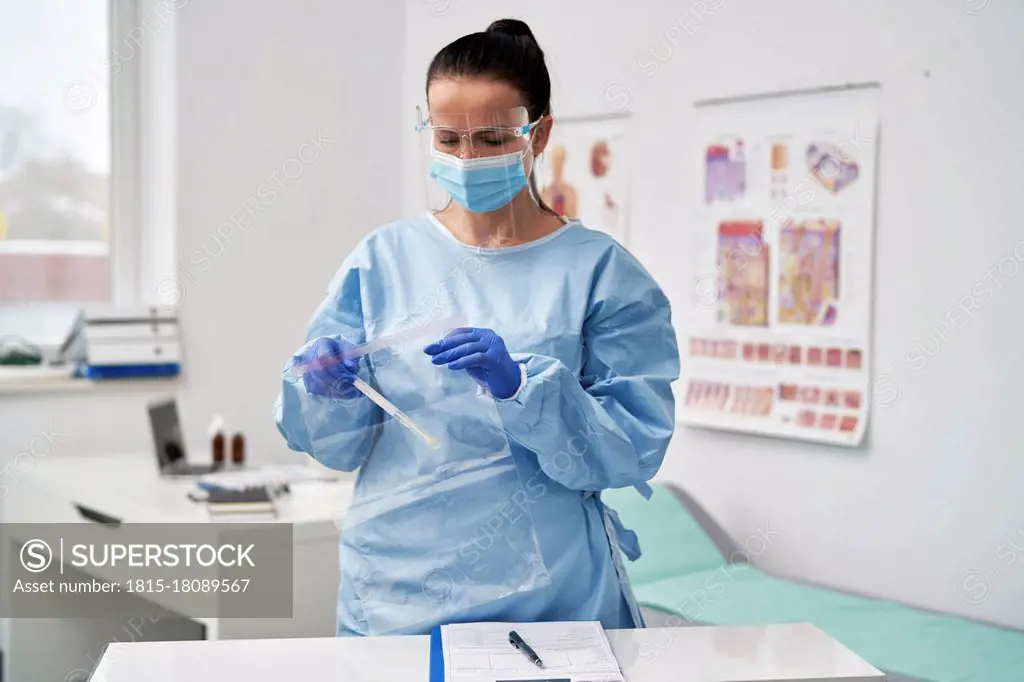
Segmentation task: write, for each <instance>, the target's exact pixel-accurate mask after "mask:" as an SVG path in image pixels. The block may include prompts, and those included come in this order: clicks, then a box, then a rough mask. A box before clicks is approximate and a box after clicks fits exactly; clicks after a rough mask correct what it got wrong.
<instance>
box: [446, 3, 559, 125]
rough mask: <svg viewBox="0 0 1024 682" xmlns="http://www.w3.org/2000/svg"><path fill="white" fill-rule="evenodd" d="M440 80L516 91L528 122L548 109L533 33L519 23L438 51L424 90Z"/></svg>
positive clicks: (544, 72) (504, 22) (547, 81)
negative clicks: (486, 81) (485, 81)
mask: <svg viewBox="0 0 1024 682" xmlns="http://www.w3.org/2000/svg"><path fill="white" fill-rule="evenodd" d="M440 78H491V79H494V80H501V81H504V82H506V83H508V84H509V85H511V86H512V87H514V88H515V89H516V90H518V91H519V95H520V97H522V99H523V103H524V104H525V105H526V110H527V111H528V112H529V114H530V120H531V121H536V120H537V119H538V118H540V117H541V116H543V115H544V114H546V113H549V111H550V109H551V77H550V76H549V75H548V67H547V64H545V63H544V52H543V50H541V49H540V45H538V44H537V39H536V38H534V36H533V31H531V30H530V27H529V26H527V25H526V23H525V22H522V21H519V20H518V19H499V20H497V21H495V22H492V23H491V25H490V26H488V27H487V30H486V31H483V32H480V33H470V34H469V35H466V36H462V37H461V38H459V39H458V40H456V41H455V42H453V43H450V44H448V45H446V46H445V47H444V48H442V49H441V51H440V52H438V53H437V55H435V56H434V59H433V60H432V61H431V62H430V68H428V69H427V89H428V90H429V89H430V84H431V83H432V82H434V81H435V80H437V79H440Z"/></svg>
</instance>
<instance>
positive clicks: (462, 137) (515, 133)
mask: <svg viewBox="0 0 1024 682" xmlns="http://www.w3.org/2000/svg"><path fill="white" fill-rule="evenodd" d="M538 122H539V121H534V122H532V123H531V122H530V121H529V114H528V113H527V111H526V107H516V108H514V109H507V110H500V111H488V112H481V113H473V114H467V113H441V112H434V111H432V112H425V111H424V109H422V108H421V107H416V130H417V131H418V132H419V133H420V136H421V142H422V144H423V146H424V148H425V149H427V150H431V151H437V152H441V153H444V154H450V155H451V156H458V157H461V158H473V157H486V156H500V155H502V154H512V153H522V152H524V151H525V150H526V148H527V146H528V145H529V144H530V140H531V135H530V133H531V132H532V131H533V130H534V128H536V126H537V123H538Z"/></svg>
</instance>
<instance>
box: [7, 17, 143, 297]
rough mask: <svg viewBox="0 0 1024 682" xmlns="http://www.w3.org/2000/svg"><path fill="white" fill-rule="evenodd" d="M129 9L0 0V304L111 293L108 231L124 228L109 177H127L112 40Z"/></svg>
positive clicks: (112, 237) (113, 271) (112, 234)
mask: <svg viewBox="0 0 1024 682" xmlns="http://www.w3.org/2000/svg"><path fill="white" fill-rule="evenodd" d="M128 4H129V3H128V2H125V1H123V0H48V1H47V2H26V0H0V17H2V20H0V74H3V76H2V77H0V305H5V304H25V303H62V302H68V303H72V302H73V303H83V302H95V301H109V300H112V299H114V298H115V294H116V290H117V287H118V286H121V283H119V282H118V278H119V277H120V273H119V272H118V271H117V270H118V269H117V268H115V267H114V266H115V265H116V259H115V258H114V256H115V255H120V254H117V253H116V250H117V248H118V246H119V245H120V244H121V243H122V242H123V241H124V236H125V235H123V234H121V235H119V234H117V232H118V231H119V230H131V229H134V225H132V224H130V223H133V222H134V221H125V222H126V223H129V224H122V223H121V222H120V221H119V219H120V218H121V215H120V214H119V213H118V211H117V210H116V206H117V201H116V200H117V199H118V195H117V193H118V192H119V191H121V190H120V188H118V187H117V186H116V185H115V183H114V182H113V181H112V177H123V176H125V175H128V174H130V173H131V172H132V169H131V168H123V167H121V166H120V165H118V167H117V169H116V173H115V174H114V175H113V176H112V173H111V170H112V159H114V158H115V156H114V151H115V150H117V149H118V147H119V146H123V143H125V141H126V140H127V138H129V137H130V130H128V128H127V127H126V126H122V125H117V120H116V119H118V118H120V117H121V116H123V117H124V119H125V120H129V121H130V120H132V116H131V112H125V111H123V108H122V107H121V104H120V103H121V102H122V101H130V100H122V97H121V95H119V94H118V91H119V89H122V83H121V82H120V81H126V82H127V84H128V85H131V83H132V82H133V81H132V80H131V77H130V74H128V77H125V75H126V74H125V73H124V69H123V67H124V64H118V63H117V62H116V61H115V60H114V59H112V58H111V55H112V54H114V52H113V51H112V49H111V46H112V40H111V35H112V33H113V31H114V30H115V29H113V28H112V27H116V26H117V23H115V20H117V19H119V16H115V15H118V14H119V10H118V7H119V6H124V7H127V6H128ZM112 65H116V66H117V67H118V68H117V69H114V68H112ZM114 73H116V74H117V76H116V78H114V77H112V74H114ZM111 102H116V103H117V104H116V105H115V107H112V106H111ZM112 109H114V111H112ZM117 158H118V160H120V159H121V154H119V155H118V157H117ZM112 198H113V199H115V201H112ZM133 243H134V242H133Z"/></svg>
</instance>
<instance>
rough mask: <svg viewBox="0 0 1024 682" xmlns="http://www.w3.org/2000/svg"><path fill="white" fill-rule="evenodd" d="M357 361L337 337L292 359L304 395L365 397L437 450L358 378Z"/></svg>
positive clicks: (431, 440)
mask: <svg viewBox="0 0 1024 682" xmlns="http://www.w3.org/2000/svg"><path fill="white" fill-rule="evenodd" d="M359 357H360V355H359V353H358V351H357V349H356V348H355V347H354V346H353V345H352V344H350V343H349V342H348V341H345V340H344V339H342V338H341V337H340V336H324V337H321V338H318V339H316V340H314V341H313V343H311V344H309V346H307V348H306V350H305V351H304V352H302V353H300V354H299V355H296V356H295V357H294V358H293V367H292V370H295V371H301V372H302V385H303V386H304V387H305V389H306V392H307V393H310V394H313V395H320V396H324V397H328V398H340V399H342V400H351V399H353V398H356V397H358V396H360V395H363V396H366V397H367V398H369V399H370V400H372V401H373V402H374V403H376V405H377V406H378V407H379V408H381V409H382V410H384V411H385V412H387V413H388V414H389V415H391V416H392V417H393V418H394V419H395V420H396V421H398V423H400V424H401V425H402V426H404V427H405V428H407V429H409V430H410V431H412V432H413V433H415V434H416V435H417V436H418V437H419V438H421V439H422V440H423V441H424V442H425V443H426V444H427V446H429V447H430V448H431V449H433V450H437V449H438V448H439V447H440V443H439V442H438V440H437V439H436V438H434V437H433V436H431V435H430V434H429V433H427V432H425V431H424V430H423V429H421V428H420V427H419V425H417V424H416V422H414V421H413V420H412V419H411V418H410V417H409V416H408V415H406V414H405V413H404V412H402V411H401V410H399V409H398V408H397V407H395V405H394V404H393V403H391V401H389V400H388V399H387V398H385V397H384V396H382V395H381V394H380V393H378V392H377V391H376V390H375V389H374V388H373V387H372V386H370V385H369V384H367V383H366V382H365V381H363V380H362V379H360V378H359V376H358V374H357V372H358V371H359Z"/></svg>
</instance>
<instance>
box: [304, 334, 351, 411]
mask: <svg viewBox="0 0 1024 682" xmlns="http://www.w3.org/2000/svg"><path fill="white" fill-rule="evenodd" d="M352 348H353V346H352V344H350V343H349V342H348V341H346V340H345V339H343V338H341V337H340V336H322V337H320V338H318V339H315V340H314V341H313V342H312V343H310V344H309V345H307V346H306V347H305V349H304V350H303V351H302V352H301V353H299V354H298V355H296V356H295V357H294V358H292V372H293V373H295V374H298V371H296V370H299V369H300V368H301V371H302V385H303V387H305V389H306V392H307V393H309V394H311V395H320V396H324V397H327V398H340V399H342V400H351V399H352V398H356V397H358V396H359V395H361V392H360V391H359V390H357V389H356V388H355V387H354V386H353V384H354V382H355V380H356V379H357V378H358V377H357V375H356V372H358V370H359V358H358V357H353V358H349V359H344V358H345V356H346V351H350V350H351V349H352Z"/></svg>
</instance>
